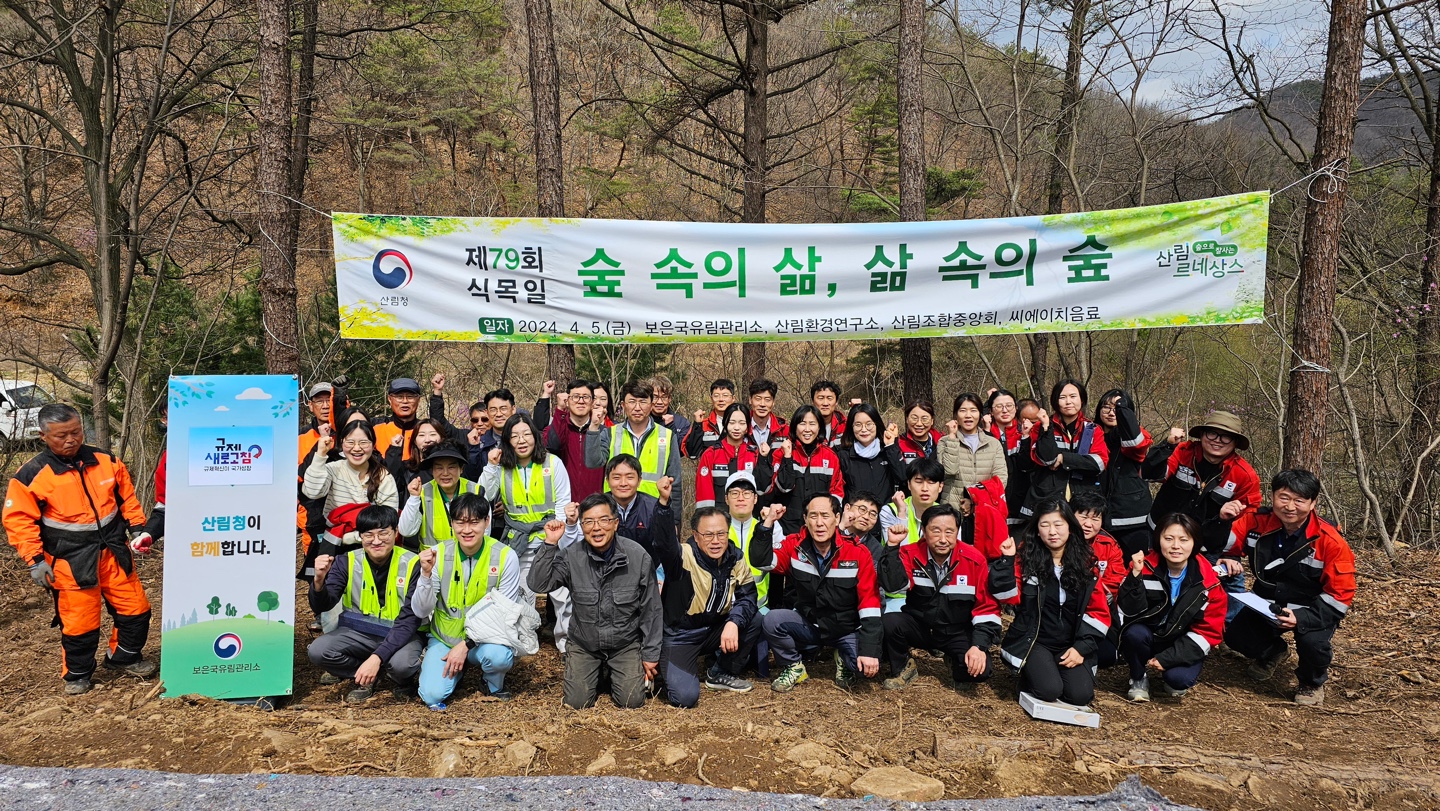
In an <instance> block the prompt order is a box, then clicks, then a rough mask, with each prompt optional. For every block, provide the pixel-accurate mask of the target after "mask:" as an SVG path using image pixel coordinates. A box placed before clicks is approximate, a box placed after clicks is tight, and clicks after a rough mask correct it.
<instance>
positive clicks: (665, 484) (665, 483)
mask: <svg viewBox="0 0 1440 811" xmlns="http://www.w3.org/2000/svg"><path fill="white" fill-rule="evenodd" d="M655 489H656V490H659V491H660V503H662V504H669V503H670V494H671V493H672V492H674V490H675V480H674V479H673V478H671V477H669V476H661V477H660V481H658V482H656V483H655Z"/></svg>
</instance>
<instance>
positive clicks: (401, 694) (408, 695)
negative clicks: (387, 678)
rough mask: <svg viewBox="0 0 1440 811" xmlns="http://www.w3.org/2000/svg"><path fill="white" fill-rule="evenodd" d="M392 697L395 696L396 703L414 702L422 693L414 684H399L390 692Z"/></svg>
mask: <svg viewBox="0 0 1440 811" xmlns="http://www.w3.org/2000/svg"><path fill="white" fill-rule="evenodd" d="M390 695H392V696H394V697H395V700H396V701H414V700H415V699H416V698H417V697H419V695H420V693H419V691H418V690H416V689H415V685H413V684H397V685H395V687H394V688H393V689H391V690H390Z"/></svg>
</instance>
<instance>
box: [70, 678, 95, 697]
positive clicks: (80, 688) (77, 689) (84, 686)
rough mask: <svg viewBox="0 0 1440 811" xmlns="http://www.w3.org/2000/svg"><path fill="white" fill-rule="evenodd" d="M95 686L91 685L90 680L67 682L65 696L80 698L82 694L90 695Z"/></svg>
mask: <svg viewBox="0 0 1440 811" xmlns="http://www.w3.org/2000/svg"><path fill="white" fill-rule="evenodd" d="M93 686H94V685H92V684H91V683H90V680H89V679H75V680H74V681H69V680H67V681H66V682H65V695H67V696H78V695H80V694H82V693H88V692H90V688H91V687H93Z"/></svg>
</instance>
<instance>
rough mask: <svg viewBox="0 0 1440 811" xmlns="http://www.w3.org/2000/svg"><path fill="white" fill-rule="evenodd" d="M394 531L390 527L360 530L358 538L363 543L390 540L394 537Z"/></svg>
mask: <svg viewBox="0 0 1440 811" xmlns="http://www.w3.org/2000/svg"><path fill="white" fill-rule="evenodd" d="M394 533H395V531H394V530H391V529H377V530H375V531H373V532H362V533H360V540H362V541H364V542H365V543H382V542H384V541H389V540H392V539H393V538H394V537H395V534H394Z"/></svg>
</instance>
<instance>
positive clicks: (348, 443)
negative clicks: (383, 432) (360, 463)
mask: <svg viewBox="0 0 1440 811" xmlns="http://www.w3.org/2000/svg"><path fill="white" fill-rule="evenodd" d="M340 447H342V448H345V449H347V450H359V449H361V448H373V447H375V443H373V442H371V441H370V440H368V439H347V440H345V442H344V443H343V444H341V446H340Z"/></svg>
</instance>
